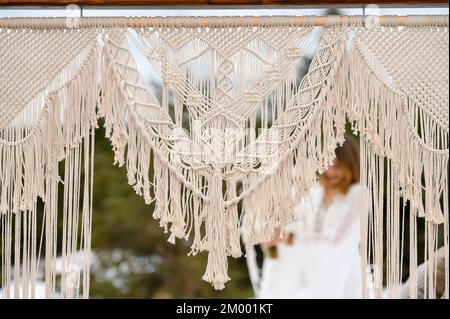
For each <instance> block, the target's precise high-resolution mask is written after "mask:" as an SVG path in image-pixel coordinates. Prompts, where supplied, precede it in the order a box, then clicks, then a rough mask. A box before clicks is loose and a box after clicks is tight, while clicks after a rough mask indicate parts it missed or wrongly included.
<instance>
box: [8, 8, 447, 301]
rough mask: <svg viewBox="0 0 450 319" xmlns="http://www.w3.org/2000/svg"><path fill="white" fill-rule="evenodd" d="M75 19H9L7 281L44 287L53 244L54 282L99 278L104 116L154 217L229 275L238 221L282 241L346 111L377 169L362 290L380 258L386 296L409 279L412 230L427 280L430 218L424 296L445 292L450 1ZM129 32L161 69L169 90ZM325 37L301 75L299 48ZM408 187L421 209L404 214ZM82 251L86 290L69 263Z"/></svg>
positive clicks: (19, 294) (29, 290)
mask: <svg viewBox="0 0 450 319" xmlns="http://www.w3.org/2000/svg"><path fill="white" fill-rule="evenodd" d="M65 22H66V21H65V19H63V18H11V19H0V96H1V100H0V216H1V251H2V260H1V277H2V286H3V296H4V297H5V298H33V297H34V296H35V284H36V276H37V267H38V265H39V264H40V263H41V262H42V263H44V265H45V293H46V297H48V298H53V297H55V296H57V295H58V296H61V297H63V298H77V297H84V298H87V297H88V296H89V264H90V261H89V260H90V246H91V231H92V230H91V218H92V199H93V192H95V189H93V186H92V185H93V184H92V180H93V176H94V171H93V157H94V134H95V129H96V128H97V127H98V124H97V122H98V119H99V118H104V125H105V127H106V137H107V138H109V139H110V140H111V144H112V147H113V150H114V153H115V158H114V162H115V163H116V164H117V165H120V166H122V165H124V166H126V168H127V177H128V182H129V184H130V185H131V186H132V187H133V188H134V190H135V191H136V193H137V194H138V195H141V196H142V197H143V199H144V201H145V202H146V203H147V204H150V203H152V202H155V210H154V211H153V212H150V211H149V217H150V215H151V214H153V217H154V218H157V219H159V222H160V226H161V227H162V228H163V230H164V232H167V233H168V235H167V236H168V240H169V241H170V242H171V243H175V241H176V240H177V239H181V240H184V239H189V240H190V241H191V245H192V246H191V249H192V250H191V254H192V255H195V254H196V253H198V252H203V251H205V252H207V253H208V262H207V265H206V271H205V274H204V276H203V280H206V281H208V282H210V283H211V284H212V285H213V286H214V288H216V289H222V288H224V285H225V283H226V282H227V281H228V280H230V278H229V276H228V274H227V258H228V257H229V256H232V257H239V256H241V254H242V250H244V249H242V248H245V247H241V238H242V242H243V243H244V245H253V244H257V243H260V242H265V241H269V240H270V239H271V236H272V233H273V230H274V228H275V227H283V226H284V225H286V224H287V223H288V222H289V221H290V219H291V218H292V211H293V205H294V204H295V203H296V201H298V200H299V198H300V197H301V196H302V194H303V193H304V192H305V191H306V190H307V189H308V188H309V187H310V186H311V185H312V184H313V183H314V182H315V181H316V180H317V173H320V172H323V171H324V170H325V169H326V168H327V167H328V166H329V165H330V164H331V163H332V161H333V159H334V156H335V154H334V149H335V147H336V146H337V145H338V144H339V143H342V142H343V139H344V131H345V123H346V121H349V122H350V123H352V127H353V129H354V131H355V132H357V133H358V134H359V136H360V137H361V179H362V183H364V184H365V185H366V187H365V191H364V198H363V200H362V202H363V207H362V225H361V254H362V260H363V267H362V269H361V272H362V275H363V283H365V287H364V288H365V289H364V292H365V293H364V295H365V297H368V288H367V284H366V283H367V280H365V278H366V276H367V272H366V268H367V267H368V266H369V265H375V266H377V267H378V269H379V270H381V274H379V275H378V276H376V277H375V287H376V289H375V296H376V297H378V298H380V297H381V295H382V290H383V286H385V287H387V291H388V297H390V298H396V297H399V294H400V286H401V280H402V276H401V263H402V258H403V246H404V244H403V243H405V242H407V243H409V258H410V278H412V283H413V284H412V285H411V286H410V287H411V288H410V296H411V297H412V298H415V297H416V296H417V284H414V283H417V277H416V268H417V258H418V257H417V245H418V243H417V219H418V218H424V219H425V225H426V238H425V241H426V249H425V254H426V256H425V259H426V260H428V262H427V269H426V278H425V285H426V297H427V298H434V297H435V285H436V277H435V271H436V270H435V251H436V249H437V247H438V238H443V245H444V246H446V247H447V248H446V256H445V260H446V263H445V267H446V269H445V280H446V281H445V282H446V287H445V293H444V298H448V297H449V287H448V282H449V271H448V270H449V269H448V267H449V260H448V244H449V242H448V240H449V233H448V226H449V219H448V218H449V216H448V204H449V203H448V195H449V194H448V156H449V151H448V133H449V111H448V102H449V99H448V98H449V93H448V92H449V73H448V60H449V43H448V16H428V17H419V16H408V17H394V16H382V17H378V18H377V20H376V23H371V24H367V23H365V22H366V20H365V19H364V18H363V17H357V16H354V17H336V16H329V17H283V16H280V17H258V18H256V17H246V18H242V17H240V18H233V17H220V18H217V17H214V18H213V17H210V18H195V17H192V18H188V17H185V18H82V19H81V20H80V21H79V22H80V23H79V25H77V26H76V27H72V28H70V27H68V26H67V25H66V24H65ZM131 46H133V47H136V48H138V49H139V52H140V54H142V55H143V56H145V58H146V59H147V60H148V61H149V62H150V63H151V65H152V66H153V68H154V70H155V71H156V72H157V74H158V76H159V77H160V78H161V82H162V97H161V99H157V98H156V97H155V95H153V94H152V92H151V90H150V89H149V87H148V86H147V84H146V82H145V80H144V77H143V75H142V74H141V73H140V72H139V71H138V68H137V64H136V61H135V59H134V57H133V54H132V51H131ZM313 47H315V48H316V51H315V52H316V53H315V54H314V56H313V59H312V62H311V64H310V67H309V70H308V72H307V74H306V75H305V76H304V77H303V78H302V79H301V80H300V79H299V78H298V75H297V72H296V65H297V64H298V63H299V61H301V60H302V59H304V58H305V55H306V54H307V52H309V50H310V49H311V48H313ZM151 167H152V168H153V169H150V168H151ZM384 185H387V186H386V187H384ZM61 187H62V188H63V192H58V188H61ZM39 198H40V200H38V199H39ZM39 201H42V202H43V213H42V216H39V215H41V214H38V213H37V206H38V203H39ZM60 201H62V202H63V204H62V207H63V208H62V210H61V209H58V202H60ZM407 201H408V203H409V205H410V207H411V209H410V214H411V217H412V218H410V219H409V220H410V224H409V225H403V224H401V223H400V215H401V213H402V209H401V207H402V206H404V205H405V203H406V202H407ZM61 219H62V225H63V226H62V229H58V227H57V225H58V221H59V220H61ZM405 228H408V230H409V231H408V237H409V238H405V234H404V229H405ZM58 232H62V236H61V234H58ZM57 238H62V241H61V242H59V241H58V240H57ZM80 252H81V254H80ZM57 257H61V258H62V271H61V273H57V272H56V269H57V265H56V259H57ZM80 258H81V263H82V265H83V268H82V270H81V272H80V273H79V276H80V278H79V281H80V283H81V284H80V286H81V287H80V289H76V290H75V289H73V287H72V286H70V285H68V284H67V282H68V281H67V278H66V276H67V271H66V270H67V269H68V268H70V265H72V264H74V263H78V262H79V260H78V259H80ZM383 265H386V266H385V267H384V268H383ZM383 269H384V270H383Z"/></svg>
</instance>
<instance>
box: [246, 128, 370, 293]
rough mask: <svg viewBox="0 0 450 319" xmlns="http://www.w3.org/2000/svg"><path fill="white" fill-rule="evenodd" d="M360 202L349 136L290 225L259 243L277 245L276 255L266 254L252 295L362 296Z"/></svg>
mask: <svg viewBox="0 0 450 319" xmlns="http://www.w3.org/2000/svg"><path fill="white" fill-rule="evenodd" d="M360 199H361V189H360V185H359V151H358V148H357V146H356V144H355V142H354V141H353V140H352V139H351V137H349V136H347V137H346V140H345V142H344V144H343V145H342V146H340V147H338V148H337V149H336V159H335V161H334V163H333V165H332V166H331V167H329V168H328V170H327V171H326V172H325V173H323V174H322V175H321V176H320V179H319V183H318V184H317V185H314V186H313V187H311V189H310V190H309V192H308V193H307V194H306V196H305V197H304V198H302V200H301V202H300V203H299V204H298V205H297V206H296V207H295V218H294V221H293V222H292V223H290V224H289V225H288V226H287V227H286V228H285V229H284V231H283V235H282V236H280V231H279V230H277V231H276V234H275V235H274V239H273V240H272V241H271V242H270V243H267V244H264V245H262V248H263V250H264V251H266V252H267V251H273V250H274V248H275V247H276V257H269V256H268V254H267V253H266V257H265V258H264V262H263V268H262V276H261V281H260V283H259V285H258V289H257V292H256V297H258V298H361V297H362V295H361V293H362V289H361V273H360V272H361V270H360V257H359V238H360V235H359V228H360V212H361V208H360ZM251 268H252V267H250V270H251ZM251 271H252V270H251ZM253 271H254V269H253ZM252 277H253V278H254V275H253V276H252Z"/></svg>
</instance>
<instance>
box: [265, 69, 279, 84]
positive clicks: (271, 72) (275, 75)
mask: <svg viewBox="0 0 450 319" xmlns="http://www.w3.org/2000/svg"><path fill="white" fill-rule="evenodd" d="M266 75H267V78H268V79H269V81H272V82H281V81H282V80H283V75H282V74H281V72H280V71H279V70H277V69H276V68H275V67H272V68H270V69H268V70H267V71H266Z"/></svg>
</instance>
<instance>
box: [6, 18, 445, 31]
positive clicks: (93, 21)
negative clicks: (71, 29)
mask: <svg viewBox="0 0 450 319" xmlns="http://www.w3.org/2000/svg"><path fill="white" fill-rule="evenodd" d="M374 19H376V20H374ZM67 21H68V20H67V18H64V17H59V18H1V19H0V28H9V29H14V28H35V29H62V28H67V27H68V24H67ZM70 21H71V24H70V25H71V26H73V22H72V20H70ZM364 22H366V25H367V22H368V23H370V25H373V24H374V23H376V24H378V25H382V26H436V27H448V22H449V18H448V15H432V16H423V15H422V16H412V15H410V16H366V17H363V16H254V17H83V18H79V23H78V24H77V27H79V28H114V27H185V28H190V27H192V28H194V27H199V26H202V27H207V26H208V27H246V26H253V27H273V26H362V25H364Z"/></svg>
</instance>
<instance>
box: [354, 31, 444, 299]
mask: <svg viewBox="0 0 450 319" xmlns="http://www.w3.org/2000/svg"><path fill="white" fill-rule="evenodd" d="M386 32H388V31H386ZM358 44H359V43H358V42H357V41H356V40H355V41H354V42H353V44H352V52H351V54H350V56H351V62H350V68H351V69H350V72H349V73H350V82H349V83H350V85H349V87H348V89H349V92H350V93H349V96H350V98H351V103H350V104H349V108H348V111H347V113H348V115H349V118H350V120H351V121H352V122H353V124H354V129H355V130H356V131H358V132H359V134H360V136H361V137H362V141H361V182H362V183H363V184H364V185H367V189H366V192H365V194H364V200H363V205H364V207H366V209H368V212H367V213H366V214H364V215H363V216H362V217H363V218H362V224H361V232H362V237H361V238H362V241H361V244H362V245H361V253H362V262H363V267H362V275H363V282H365V283H367V269H368V264H367V263H368V262H370V260H373V262H374V264H375V268H376V272H377V274H376V276H375V296H376V297H377V298H381V297H382V288H383V276H384V271H383V269H386V282H385V284H386V287H387V294H388V297H389V298H399V297H400V288H401V285H402V272H401V267H402V260H403V246H402V245H401V244H400V243H404V240H406V239H405V238H404V237H403V233H404V231H405V227H406V226H405V225H402V224H400V220H401V218H400V207H401V204H400V198H403V205H406V201H408V202H409V204H410V209H411V213H410V216H409V219H410V224H409V226H408V227H409V233H410V239H409V242H410V252H409V256H410V276H411V278H412V279H411V281H410V282H411V283H414V284H411V285H410V297H411V298H415V297H416V296H417V278H416V273H415V271H416V268H417V226H416V221H415V219H416V218H417V217H425V220H426V229H427V233H428V235H427V236H426V238H425V247H428V248H426V249H425V250H426V251H425V260H429V264H428V265H429V267H428V274H427V276H426V278H425V287H426V290H427V291H428V295H427V298H435V297H436V296H435V289H434V281H435V275H436V274H435V268H434V257H433V256H434V253H435V250H436V249H437V243H436V239H437V238H438V237H437V236H438V235H437V229H438V228H437V227H438V226H437V225H439V224H442V223H444V245H445V246H446V247H448V240H449V238H448V200H447V198H448V171H447V169H448V144H447V139H448V128H442V127H440V126H439V125H438V124H437V123H436V122H434V121H432V120H431V119H430V118H429V117H428V116H427V114H426V113H425V112H422V111H421V109H420V108H419V107H418V105H415V103H414V102H413V101H411V100H410V99H409V98H408V97H407V96H406V95H405V94H404V93H402V92H401V91H399V89H398V88H397V87H395V86H394V84H393V83H390V82H387V81H388V80H387V79H388V76H387V75H386V74H383V72H384V71H383V70H382V69H381V68H379V69H375V66H376V61H374V60H371V59H373V57H371V56H369V55H368V54H367V52H364V51H363V49H362V46H361V45H358ZM411 114H413V116H414V117H415V118H416V119H415V120H414V121H412V120H411ZM416 114H418V115H416ZM416 116H418V117H416ZM414 123H415V125H414ZM419 128H420V130H421V131H422V133H421V135H420V136H419V133H418V129H419ZM430 133H431V134H430ZM442 136H447V139H442ZM385 184H386V188H385ZM424 189H425V192H424ZM402 219H403V220H404V219H405V216H403V217H402ZM384 232H386V234H384ZM446 251H447V252H446V260H448V249H447V250H446ZM384 254H386V260H384V257H383V255H384ZM384 265H386V268H384ZM446 281H447V282H448V264H447V265H446ZM368 294H369V292H368V288H367V285H366V286H365V291H364V296H365V297H368ZM444 295H445V296H448V284H447V285H446V292H445V294H444Z"/></svg>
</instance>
